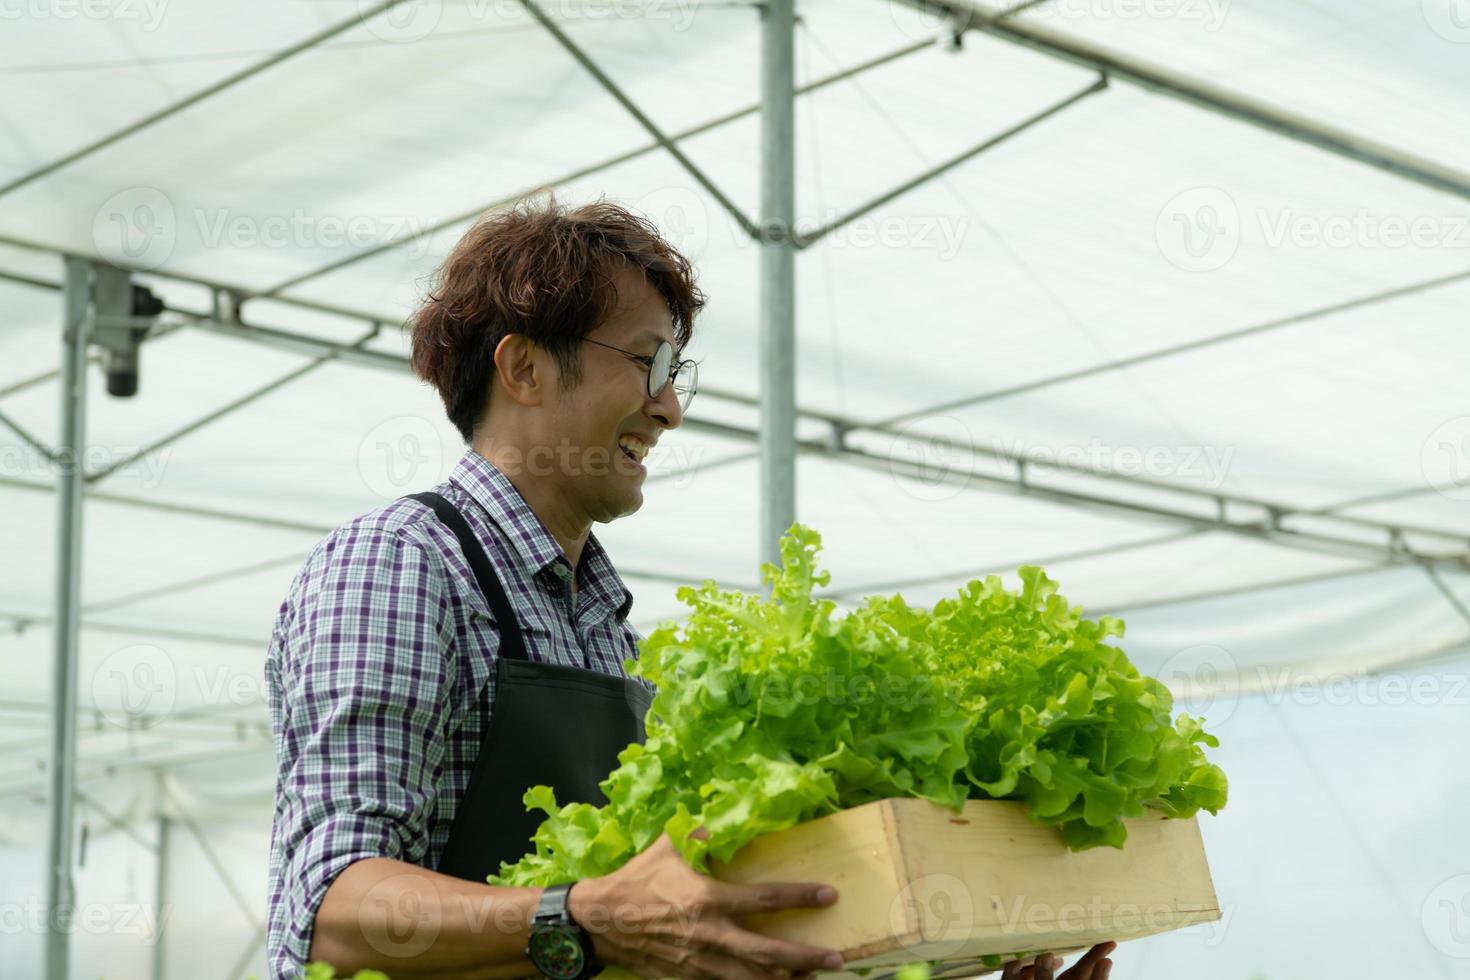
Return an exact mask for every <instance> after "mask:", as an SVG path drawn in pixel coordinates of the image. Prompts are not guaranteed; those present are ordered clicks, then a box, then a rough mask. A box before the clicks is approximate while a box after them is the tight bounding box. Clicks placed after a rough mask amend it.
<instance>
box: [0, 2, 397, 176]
mask: <svg viewBox="0 0 1470 980" xmlns="http://www.w3.org/2000/svg"><path fill="white" fill-rule="evenodd" d="M403 2H405V0H385V2H383V3H380V4H378V5H377V6H376V7H373V8H371V9H368V10H364V11H359V12H358V14H357V15H356V16H354V17H350V18H348V19H347V20H344V21H342V22H341V23H339V24H337V25H335V26H333V27H329V28H327V29H326V30H324V31H319V32H318V33H316V34H313V35H312V36H311V37H308V38H306V39H305V40H302V41H298V42H297V43H295V44H293V45H291V46H290V47H288V48H285V49H283V50H281V51H278V52H276V53H275V54H273V55H271V56H270V57H268V58H265V59H262V60H261V61H257V62H256V63H255V64H253V65H250V66H248V67H246V68H242V69H241V70H240V71H237V72H235V73H234V74H233V75H228V76H226V77H225V78H222V79H220V80H219V81H217V82H215V83H213V84H212V85H207V86H205V87H204V88H202V89H200V90H199V91H197V92H195V93H193V94H192V95H189V96H186V97H185V98H182V99H180V100H179V101H177V102H174V103H171V104H170V105H166V106H164V107H163V108H162V109H159V110H158V111H157V112H152V113H149V114H148V115H146V116H144V117H143V118H142V119H139V120H138V121H137V122H134V123H130V124H128V125H127V126H124V127H122V128H121V129H118V130H115V131H114V132H111V133H108V134H107V135H106V136H103V137H102V138H101V139H97V140H94V141H93V142H91V143H88V144H87V145H86V146H83V147H82V148H80V149H78V150H73V151H72V152H71V153H68V154H66V155H65V156H63V157H61V158H59V159H56V160H53V161H51V162H50V163H48V164H45V165H44V166H41V167H37V168H36V169H35V170H32V171H30V172H29V173H26V174H22V175H21V176H19V177H17V178H15V179H14V180H12V181H10V182H9V183H7V184H3V185H0V197H3V196H4V195H6V194H9V193H10V192H11V191H15V190H19V189H20V188H22V187H24V186H26V185H27V184H30V183H32V182H34V181H37V180H40V179H41V178H42V177H45V176H47V175H48V174H52V173H55V172H56V171H58V170H60V169H62V168H63V167H67V166H70V165H71V164H73V163H76V162H77V161H78V160H81V159H83V158H84V157H88V156H91V155H92V154H93V153H96V152H97V151H98V150H102V149H105V148H107V147H109V146H112V145H113V144H115V143H119V142H121V141H122V140H125V139H127V138H128V137H129V136H132V135H133V134H134V133H137V132H140V131H142V130H144V129H147V128H148V127H149V126H152V125H154V124H155V123H158V122H161V121H163V120H164V119H167V118H169V117H170V116H174V115H177V114H178V113H180V112H183V111H184V110H185V109H187V108H189V107H190V106H192V105H197V104H198V103H200V102H203V101H204V100H205V99H208V98H210V97H211V96H214V95H218V94H219V93H220V92H223V91H224V90H225V89H227V88H231V87H233V86H235V85H238V84H240V83H241V82H243V81H245V80H246V79H248V78H253V77H254V76H256V75H259V74H260V73H261V72H263V71H265V70H266V69H268V68H272V67H274V66H276V65H279V64H280V63H281V62H283V61H286V60H288V59H290V58H294V57H295V56H296V55H298V54H300V53H301V52H303V51H306V50H309V49H310V48H313V47H315V46H316V45H318V44H320V43H322V42H323V41H326V40H328V39H330V38H333V37H336V36H337V35H338V34H341V33H342V32H343V31H345V30H347V29H348V28H351V27H355V26H357V25H358V24H360V23H362V22H363V21H366V20H368V19H369V18H372V17H376V16H377V15H378V14H381V13H383V12H384V11H386V10H388V9H390V8H392V7H396V6H397V5H398V4H400V3H403Z"/></svg>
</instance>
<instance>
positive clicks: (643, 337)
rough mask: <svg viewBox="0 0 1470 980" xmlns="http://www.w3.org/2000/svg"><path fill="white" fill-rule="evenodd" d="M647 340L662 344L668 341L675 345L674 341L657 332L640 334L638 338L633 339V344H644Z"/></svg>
mask: <svg viewBox="0 0 1470 980" xmlns="http://www.w3.org/2000/svg"><path fill="white" fill-rule="evenodd" d="M645 340H653V341H660V342H662V341H665V340H667V341H669V343H670V344H673V343H674V342H673V341H672V340H670V339H669V338H668V337H665V336H664V335H663V334H661V333H659V332H658V331H657V330H645V331H643V332H642V333H640V334H639V335H638V336H636V337H634V338H633V342H634V343H635V344H636V343H642V342H643V341H645Z"/></svg>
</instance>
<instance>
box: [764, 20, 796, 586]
mask: <svg viewBox="0 0 1470 980" xmlns="http://www.w3.org/2000/svg"><path fill="white" fill-rule="evenodd" d="M761 17H762V31H761V297H760V300H761V337H760V366H761V390H760V404H761V425H760V459H761V527H760V535H761V537H760V550H759V552H758V554H759V555H760V557H761V560H762V561H769V562H775V563H777V564H779V563H780V560H781V548H780V540H781V535H782V534H784V533H785V532H786V529H787V528H789V527H790V526H791V524H792V522H794V521H795V520H796V338H795V321H796V243H795V240H794V238H795V236H794V231H795V224H796V68H795V44H796V11H795V2H794V0H766V3H764V4H763V5H762V6H761Z"/></svg>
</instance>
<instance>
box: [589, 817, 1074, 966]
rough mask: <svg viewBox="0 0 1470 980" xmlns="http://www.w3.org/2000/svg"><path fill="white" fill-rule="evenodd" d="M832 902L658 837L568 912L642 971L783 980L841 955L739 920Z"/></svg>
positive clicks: (596, 945)
mask: <svg viewBox="0 0 1470 980" xmlns="http://www.w3.org/2000/svg"><path fill="white" fill-rule="evenodd" d="M836 900H837V892H836V890H835V889H832V888H830V887H828V886H825V885H821V884H815V883H804V884H794V883H766V884H759V885H735V884H730V883H728V882H723V881H718V880H716V879H714V878H710V877H708V876H706V875H702V874H700V873H699V872H697V871H695V870H694V869H693V868H691V867H689V865H688V864H687V863H686V862H685V861H684V857H683V855H681V854H680V853H679V852H678V850H676V849H675V847H674V843H673V841H672V840H670V839H669V836H668V835H667V834H665V835H664V836H662V837H660V838H659V839H658V841H657V842H655V843H654V844H653V845H651V846H650V847H649V848H648V849H646V850H645V851H644V852H643V853H642V854H639V855H638V856H637V857H635V858H634V859H633V860H631V861H629V862H628V863H627V864H625V865H624V866H623V867H621V868H619V869H618V870H617V871H614V872H612V873H611V874H609V875H606V876H604V877H601V878H590V879H587V880H585V881H580V882H578V883H577V884H576V885H575V886H573V888H572V890H571V892H570V894H569V895H568V896H567V909H568V911H569V912H570V913H571V915H572V918H573V919H575V920H576V921H577V923H578V924H579V925H581V926H582V928H584V929H586V930H587V932H588V933H590V934H591V936H592V945H593V949H594V951H595V952H596V954H597V957H598V959H600V960H601V961H602V962H603V963H605V964H608V965H617V966H622V967H626V968H628V969H630V970H632V971H633V972H635V973H637V974H639V975H640V976H643V977H681V978H684V980H715V978H718V980H783V978H789V977H791V976H794V975H798V976H799V975H801V974H805V973H813V972H817V971H820V970H839V969H841V968H842V954H841V953H840V952H839V951H837V950H835V949H822V948H819V947H816V946H803V945H799V944H796V943H788V942H783V941H782V940H779V939H769V938H767V937H765V936H762V935H760V934H758V933H755V932H751V931H750V930H748V929H746V928H745V927H744V926H742V925H741V924H740V923H739V921H738V919H739V917H740V916H743V915H748V914H750V913H752V912H775V911H778V910H781V909H793V908H820V907H822V906H825V905H831V904H832V903H833V902H835V901H836ZM1037 980H1041V978H1040V977H1038V978H1037ZM1048 980H1050V978H1049V976H1048ZM1067 980H1071V977H1070V976H1069V977H1068V978H1067Z"/></svg>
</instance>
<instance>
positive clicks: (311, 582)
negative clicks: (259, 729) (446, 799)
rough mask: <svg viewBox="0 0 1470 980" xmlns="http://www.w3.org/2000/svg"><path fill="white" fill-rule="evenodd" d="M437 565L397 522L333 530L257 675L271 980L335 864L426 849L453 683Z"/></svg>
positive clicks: (297, 957)
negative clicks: (267, 831) (268, 777)
mask: <svg viewBox="0 0 1470 980" xmlns="http://www.w3.org/2000/svg"><path fill="white" fill-rule="evenodd" d="M441 561H442V559H441V558H440V557H439V556H437V555H435V554H433V553H431V551H430V550H427V549H426V548H425V547H424V546H423V545H422V544H420V543H419V542H418V541H416V540H414V539H413V538H412V537H410V536H406V530H405V527H404V526H402V525H394V524H390V523H385V522H381V521H379V522H378V523H354V524H348V525H344V526H343V527H341V528H338V529H337V530H336V531H334V532H333V533H332V534H331V535H329V536H328V537H327V538H326V539H325V540H324V541H322V542H321V543H320V544H319V545H318V546H317V547H316V549H315V550H314V551H313V552H312V554H311V556H310V557H309V558H308V559H307V561H306V563H305V564H304V565H303V566H302V569H301V571H300V572H299V573H298V575H297V578H296V581H295V582H294V583H293V584H292V587H291V591H290V594H289V595H288V597H287V599H286V602H285V603H284V604H283V605H282V607H281V610H280V614H279V616H278V617H277V620H276V626H275V629H274V630H273V632H272V639H271V649H270V653H269V655H268V656H267V658H266V667H265V672H266V689H267V701H268V704H269V707H270V712H271V722H272V727H273V730H274V737H275V747H276V761H277V774H276V804H275V819H274V823H273V826H272V832H271V858H270V877H271V882H270V910H269V923H268V949H269V956H270V962H271V972H272V975H273V976H275V977H276V978H277V980H284V978H288V977H295V976H297V975H298V974H299V973H300V972H301V970H302V967H303V965H304V963H305V961H306V957H307V953H308V950H309V949H310V946H311V936H312V927H313V923H314V920H315V918H316V914H317V910H318V908H320V906H321V902H322V898H323V896H324V895H325V894H326V892H327V889H328V888H329V887H330V885H331V884H332V882H333V881H334V880H335V879H336V877H337V875H338V874H340V873H341V872H342V870H343V869H344V868H346V867H347V866H348V865H350V864H352V863H353V862H354V861H359V860H362V859H364V858H370V857H389V858H397V859H399V860H403V861H408V862H411V863H419V862H421V861H422V859H423V858H424V856H425V853H426V851H427V848H428V834H427V832H426V829H425V826H426V821H427V820H428V817H429V814H430V812H431V811H432V809H433V806H434V797H435V792H436V788H437V787H438V786H439V785H440V782H441V775H442V772H441V770H442V767H443V764H444V756H445V732H444V719H445V715H446V713H447V710H448V704H449V696H450V690H451V687H452V685H453V682H454V678H453V676H452V671H453V658H452V647H453V645H454V643H455V628H454V622H453V609H452V604H451V601H450V599H449V597H448V596H447V594H446V593H447V591H448V590H447V587H446V584H445V576H444V571H443V568H442V564H441Z"/></svg>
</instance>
